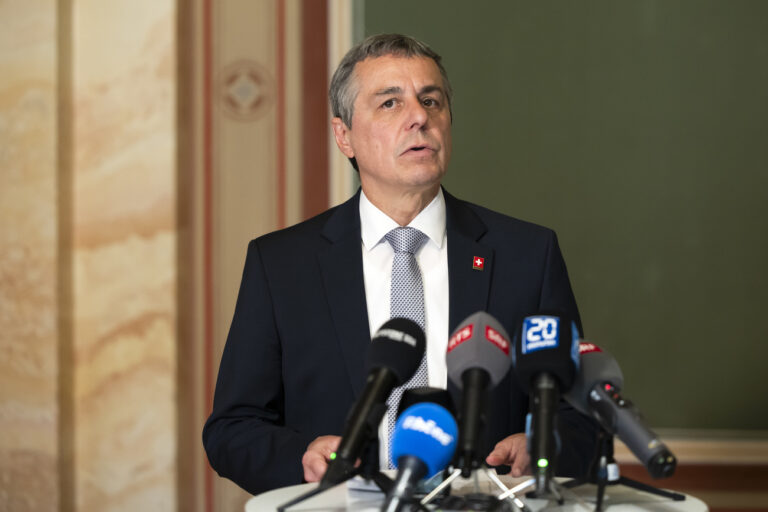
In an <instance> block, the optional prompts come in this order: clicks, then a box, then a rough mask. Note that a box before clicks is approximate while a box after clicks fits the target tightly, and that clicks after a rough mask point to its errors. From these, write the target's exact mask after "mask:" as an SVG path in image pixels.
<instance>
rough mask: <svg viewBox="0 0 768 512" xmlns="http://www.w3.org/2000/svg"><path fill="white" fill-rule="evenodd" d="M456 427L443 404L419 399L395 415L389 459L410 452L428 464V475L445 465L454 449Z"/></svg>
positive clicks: (397, 457) (395, 459)
mask: <svg viewBox="0 0 768 512" xmlns="http://www.w3.org/2000/svg"><path fill="white" fill-rule="evenodd" d="M458 431H459V428H458V426H457V425H456V420H455V419H454V418H453V415H451V413H450V412H448V411H447V410H446V409H445V408H444V407H441V406H439V405H437V404H433V403H428V402H424V403H420V404H416V405H414V406H411V407H409V408H408V409H406V410H405V411H403V414H402V415H400V418H398V420H397V423H396V424H395V431H394V433H393V435H392V447H391V450H392V461H393V462H395V464H396V465H397V460H398V459H399V458H400V457H401V456H403V455H413V456H414V457H417V458H419V459H421V460H422V461H423V462H424V464H426V466H427V478H429V477H431V476H432V475H434V474H435V473H437V472H438V471H441V470H442V469H444V468H445V467H446V466H447V465H448V463H450V462H451V459H452V458H453V452H454V451H455V450H456V437H457V435H458Z"/></svg>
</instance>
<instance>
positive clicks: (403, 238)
mask: <svg viewBox="0 0 768 512" xmlns="http://www.w3.org/2000/svg"><path fill="white" fill-rule="evenodd" d="M384 238H385V239H386V240H387V242H389V245H391V246H392V248H393V249H394V250H395V258H394V261H393V262H392V288H391V291H390V295H389V298H390V303H389V304H390V306H389V313H390V317H391V318H394V317H404V318H408V319H410V320H413V321H414V322H416V323H417V324H419V326H420V327H421V328H422V329H424V324H425V322H424V318H425V314H424V286H423V285H422V282H421V270H420V269H419V264H418V262H417V261H416V256H415V253H416V252H417V251H418V250H419V249H420V248H421V246H422V245H424V242H426V241H427V235H425V234H424V233H422V232H421V231H419V230H418V229H415V228H395V229H393V230H392V231H390V232H389V233H387V234H386V235H384ZM428 383H429V379H428V374H427V356H426V354H425V355H424V357H423V358H422V359H421V364H420V365H419V368H418V369H417V370H416V373H414V374H413V377H411V379H410V380H409V381H408V382H406V383H405V384H403V385H402V386H400V387H397V388H395V389H394V390H393V391H392V394H390V395H389V399H387V439H388V440H389V444H388V446H389V450H388V451H389V453H391V450H392V433H393V432H394V430H395V422H396V421H397V407H398V405H399V404H400V397H401V396H402V395H403V390H405V389H408V388H415V387H420V386H426V385H427V384H428ZM389 453H388V454H387V464H388V467H389V468H390V469H391V468H394V465H393V463H392V461H391V460H390V455H389Z"/></svg>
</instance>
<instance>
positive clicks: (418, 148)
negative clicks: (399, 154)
mask: <svg viewBox="0 0 768 512" xmlns="http://www.w3.org/2000/svg"><path fill="white" fill-rule="evenodd" d="M429 151H432V148H431V147H429V146H426V145H425V146H412V147H410V148H408V149H406V150H405V153H427V152H429Z"/></svg>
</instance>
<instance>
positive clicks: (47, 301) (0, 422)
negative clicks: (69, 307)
mask: <svg viewBox="0 0 768 512" xmlns="http://www.w3.org/2000/svg"><path fill="white" fill-rule="evenodd" d="M56 57H57V55H56V10H55V2H54V1H53V0H38V1H27V0H7V1H3V2H0V70H1V71H0V73H1V75H0V510H20V511H24V510H53V509H55V508H56V507H57V504H58V492H57V471H56V467H57V462H58V458H57V428H58V427H57V396H56V393H57V385H56V379H57V356H56V354H57V333H56V319H57V292H56V290H57V288H56V285H57V270H56V255H57V250H56V246H57V231H56V225H57V220H56V213H57V212H56V187H57V180H56Z"/></svg>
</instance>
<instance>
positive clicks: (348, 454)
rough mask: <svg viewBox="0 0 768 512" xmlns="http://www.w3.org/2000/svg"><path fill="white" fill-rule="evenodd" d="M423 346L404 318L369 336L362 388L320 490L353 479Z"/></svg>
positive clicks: (421, 335) (414, 326) (414, 327)
mask: <svg viewBox="0 0 768 512" xmlns="http://www.w3.org/2000/svg"><path fill="white" fill-rule="evenodd" d="M424 346H425V337H424V331H423V330H422V329H421V327H419V325H418V324H416V322H413V321H411V320H408V319H407V318H393V319H391V320H388V321H387V322H385V323H384V325H382V326H381V327H380V328H379V330H378V331H377V332H376V334H375V335H374V336H373V339H372V340H371V346H370V349H369V351H368V368H369V373H368V377H367V379H366V382H365V388H364V389H363V392H362V394H361V395H360V397H359V398H358V400H357V402H356V403H355V405H354V406H353V408H352V410H351V411H350V414H349V416H348V417H347V421H346V425H345V427H344V432H343V434H342V436H341V441H340V442H339V448H338V450H336V452H335V453H333V454H332V455H331V461H330V462H329V463H328V469H327V470H326V472H325V474H324V475H323V478H322V479H321V480H320V488H322V489H327V488H329V487H333V486H334V485H337V484H339V483H341V482H344V481H346V480H348V479H349V478H350V477H352V476H353V474H354V471H355V462H356V461H357V459H358V458H359V457H360V455H361V454H362V452H363V450H364V449H365V446H366V444H367V443H368V442H370V441H371V440H372V439H374V438H375V437H376V430H377V428H378V426H379V423H380V422H381V418H382V417H383V415H384V413H385V412H386V410H387V404H386V402H387V398H388V397H389V394H390V393H391V392H392V390H393V389H394V388H395V387H397V386H400V385H402V384H403V383H405V382H407V381H408V379H410V378H411V377H412V376H413V374H414V373H415V372H416V369H417V368H418V367H419V363H421V359H422V357H423V356H424Z"/></svg>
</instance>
